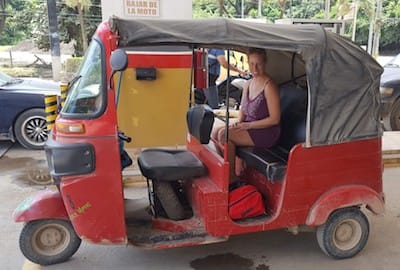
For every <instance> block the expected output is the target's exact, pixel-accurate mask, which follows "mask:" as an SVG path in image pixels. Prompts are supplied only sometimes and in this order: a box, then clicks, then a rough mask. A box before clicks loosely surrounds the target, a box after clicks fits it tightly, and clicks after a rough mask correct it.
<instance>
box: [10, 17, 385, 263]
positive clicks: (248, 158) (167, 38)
mask: <svg viewBox="0 0 400 270" xmlns="http://www.w3.org/2000/svg"><path fill="white" fill-rule="evenodd" d="M210 29H213V30H212V31H210ZM155 46H166V47H167V48H171V47H174V46H179V47H184V48H185V50H186V51H189V52H191V50H194V49H196V48H211V47H220V48H224V49H228V50H230V49H234V50H237V51H242V52H246V50H247V49H248V48H249V47H257V48H264V49H266V50H267V53H268V58H269V62H268V66H267V67H266V68H267V70H268V73H269V74H270V76H271V77H272V78H273V79H274V80H275V81H276V82H277V84H278V85H279V86H280V95H281V110H282V112H281V128H282V132H281V133H282V135H281V138H280V141H279V144H278V145H277V146H275V147H273V148H269V149H264V148H254V147H253V148H252V147H247V148H239V149H238V150H237V155H238V157H240V158H241V159H242V160H243V162H244V164H245V169H244V172H243V175H242V178H243V179H245V180H246V181H247V182H248V183H250V184H251V185H253V186H254V187H256V189H257V190H258V191H259V192H260V193H261V194H262V196H263V198H264V203H265V208H266V212H265V214H263V215H261V216H258V217H254V218H249V219H240V220H233V219H232V218H231V217H230V216H229V214H228V197H229V179H228V174H229V166H230V164H229V163H228V162H227V145H225V146H222V147H224V153H225V154H224V156H221V155H220V154H218V152H217V151H216V148H217V147H219V146H220V145H216V144H217V142H215V141H213V140H212V139H211V140H210V130H211V128H212V126H213V122H214V120H215V116H214V114H213V111H212V110H210V108H208V107H207V106H204V105H200V106H195V107H193V108H188V114H187V124H188V133H187V143H186V148H185V149H183V150H182V149H179V150H176V149H175V150H171V149H147V150H145V151H143V152H142V153H141V155H140V156H139V158H138V162H139V165H140V168H141V172H142V174H143V175H144V177H146V178H147V179H148V189H149V200H150V202H149V205H150V206H151V207H150V209H151V211H150V212H151V213H152V216H151V218H150V219H148V220H143V219H141V218H139V217H135V216H130V215H128V214H127V213H129V212H130V211H129V210H130V209H129V207H130V206H131V205H132V201H129V200H127V199H124V189H123V184H122V173H121V167H123V166H124V164H123V163H124V160H126V159H125V158H124V157H126V155H124V154H121V153H124V152H123V150H122V149H121V147H120V145H121V140H123V139H127V138H126V137H124V136H118V135H119V132H118V131H119V125H118V124H117V105H116V104H117V103H118V99H119V98H118V97H119V95H120V94H122V92H123V91H130V90H129V86H126V85H125V87H124V83H126V80H125V77H123V75H124V74H125V75H126V74H128V75H126V76H132V77H133V79H132V80H141V79H143V78H144V80H145V81H147V80H157V79H158V77H157V76H159V77H161V76H162V75H160V74H157V67H156V65H157V64H160V65H165V63H164V62H163V61H166V60H165V59H166V58H157V56H156V57H153V58H152V57H151V53H147V56H146V57H147V58H146V61H147V62H146V63H147V66H143V65H142V66H140V65H138V64H137V63H138V59H137V58H135V57H137V56H136V55H135V54H131V53H130V52H131V51H134V50H137V48H140V50H145V51H146V50H147V51H150V52H151V50H153V49H154V47H155ZM168 50H169V49H168ZM149 54H150V56H149ZM188 55H189V61H187V60H188V58H185V59H186V60H185V61H186V62H185V63H184V64H182V65H189V66H190V65H192V61H191V59H190V57H191V54H188ZM148 56H149V57H150V58H149V57H148ZM179 65H181V63H179ZM192 68H193V67H192ZM132 70H133V71H136V77H135V76H134V75H132V74H134V73H128V72H131V71H132ZM381 72H382V69H381V67H380V66H379V64H378V63H376V61H375V60H374V59H372V58H371V57H370V56H369V55H368V54H367V53H366V52H364V51H363V50H362V49H361V48H359V47H358V46H357V45H355V44H353V43H351V42H350V41H347V40H345V39H344V38H342V37H340V36H338V35H336V34H334V33H331V32H329V31H326V30H324V28H322V27H320V26H315V25H274V24H261V23H251V22H244V21H236V20H229V19H223V18H218V19H201V20H168V21H166V20H131V21H130V20H123V19H119V18H115V17H114V18H111V19H110V21H109V22H104V23H103V24H101V25H100V26H99V28H98V29H97V32H96V34H95V36H94V37H93V40H92V42H91V45H90V48H89V49H88V52H87V54H86V56H85V60H84V62H83V64H82V66H81V69H80V71H79V74H78V76H77V77H76V78H75V79H74V80H73V81H72V82H71V83H70V90H69V95H68V98H67V100H66V103H65V105H64V107H63V108H62V109H61V111H60V114H59V116H58V118H57V120H56V124H55V127H54V128H53V130H52V132H51V134H50V136H49V140H48V142H47V145H46V154H47V160H48V164H49V168H50V171H51V174H52V176H53V179H54V182H55V184H56V186H57V187H58V189H57V190H55V191H52V190H45V191H43V192H40V193H38V194H35V195H33V196H31V197H29V198H27V199H26V200H25V201H24V202H23V203H21V204H20V206H19V207H18V208H17V209H16V210H15V212H14V215H13V218H14V220H15V221H16V222H25V226H24V228H23V230H22V232H21V236H20V248H21V250H22V252H23V254H24V255H25V256H26V257H27V258H28V259H29V260H31V261H33V262H35V263H38V264H42V265H48V264H54V263H59V262H63V261H66V260H67V259H68V258H70V257H71V256H72V255H73V254H74V253H75V252H76V251H77V249H78V248H79V245H80V243H81V239H82V240H85V241H88V242H90V243H95V244H105V245H111V244H116V245H126V244H131V245H135V246H140V247H145V248H172V247H182V246H192V245H199V244H208V243H212V242H219V241H226V240H227V239H228V238H229V236H230V235H235V234H244V233H250V232H259V231H267V230H274V229H284V228H286V229H289V231H291V232H293V233H297V232H299V231H301V230H303V228H315V229H316V236H317V237H316V238H317V241H318V243H319V245H320V247H321V249H322V250H323V252H325V253H326V254H327V255H329V256H331V257H333V258H337V259H342V258H348V257H352V256H354V255H356V254H357V253H358V252H360V251H361V250H362V249H363V247H364V246H365V244H366V242H367V240H368V235H369V223H368V219H367V218H366V216H365V214H364V213H363V211H365V209H367V210H369V211H371V212H373V213H374V214H380V213H382V212H383V211H384V194H383V191H382V171H383V163H382V153H381V135H382V129H381V125H380V121H379V78H380V74H381ZM129 74H130V75H129ZM125 75H124V76H125ZM114 76H115V78H114ZM187 84H188V85H187V89H189V90H188V91H187V97H188V99H189V98H190V96H191V95H192V80H187ZM141 85H142V86H143V85H146V84H145V83H143V84H141ZM143 87H144V86H143ZM126 89H128V90H126ZM146 91H150V90H146ZM227 95H229V93H227ZM173 99H174V97H171V100H173ZM116 101H117V102H116ZM149 105H150V104H149ZM152 105H154V104H152ZM156 105H157V104H156ZM170 106H171V108H172V107H173V106H174V104H173V103H171V104H170ZM227 115H229V111H228V113H227ZM128 117H129V116H128ZM177 117H185V115H183V116H182V115H179V116H177ZM225 120H226V121H227V122H228V121H229V118H228V117H227V118H226V119H225ZM154 128H156V127H154ZM170 128H173V127H170ZM132 135H135V134H132ZM134 139H135V138H134ZM148 209H149V208H147V210H148ZM143 211H145V210H143Z"/></svg>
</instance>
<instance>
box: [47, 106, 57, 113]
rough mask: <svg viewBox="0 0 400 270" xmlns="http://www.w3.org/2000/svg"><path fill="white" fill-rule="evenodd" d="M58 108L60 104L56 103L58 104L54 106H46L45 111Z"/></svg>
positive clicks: (53, 110) (52, 110)
mask: <svg viewBox="0 0 400 270" xmlns="http://www.w3.org/2000/svg"><path fill="white" fill-rule="evenodd" d="M57 109H58V106H57V104H56V105H53V106H47V107H46V108H45V111H46V112H55V111H57Z"/></svg>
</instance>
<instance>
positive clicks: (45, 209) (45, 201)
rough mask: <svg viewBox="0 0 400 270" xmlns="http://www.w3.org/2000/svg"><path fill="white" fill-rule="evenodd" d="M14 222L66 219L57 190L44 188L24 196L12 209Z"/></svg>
mask: <svg viewBox="0 0 400 270" xmlns="http://www.w3.org/2000/svg"><path fill="white" fill-rule="evenodd" d="M13 219H14V221H15V222H28V221H32V220H37V219H66V220H68V214H67V212H66V211H65V207H64V203H63V201H62V198H61V195H60V193H59V192H58V190H50V189H48V190H44V191H41V192H38V193H36V194H34V195H32V196H30V197H28V198H26V199H25V200H24V201H23V202H22V203H21V204H20V205H19V206H18V208H16V209H15V210H14V213H13Z"/></svg>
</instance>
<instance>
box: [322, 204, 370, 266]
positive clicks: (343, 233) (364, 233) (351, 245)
mask: <svg viewBox="0 0 400 270" xmlns="http://www.w3.org/2000/svg"><path fill="white" fill-rule="evenodd" d="M368 236H369V223H368V219H367V217H366V216H365V215H364V213H363V212H361V210H360V209H358V208H344V209H339V210H337V211H335V212H333V213H332V214H331V215H330V216H329V218H328V220H327V221H326V223H325V224H323V225H321V226H319V227H318V229H317V241H318V244H319V246H320V248H321V250H322V251H323V252H324V253H325V254H327V255H328V256H331V257H333V258H335V259H345V258H350V257H353V256H354V255H356V254H357V253H359V252H360V251H361V250H362V249H363V248H364V246H365V245H366V243H367V241H368Z"/></svg>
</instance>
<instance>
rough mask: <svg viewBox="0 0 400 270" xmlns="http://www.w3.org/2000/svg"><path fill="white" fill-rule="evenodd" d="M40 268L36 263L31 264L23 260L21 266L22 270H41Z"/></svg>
mask: <svg viewBox="0 0 400 270" xmlns="http://www.w3.org/2000/svg"><path fill="white" fill-rule="evenodd" d="M41 269H42V267H41V266H40V265H38V264H36V263H33V262H31V261H29V260H25V262H24V264H23V265H22V270H41Z"/></svg>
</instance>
